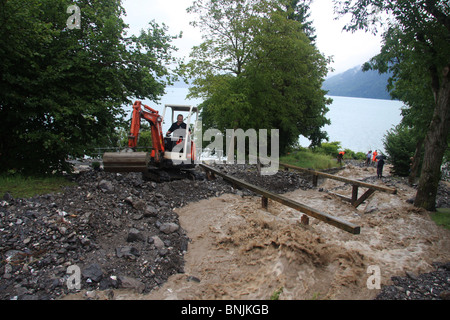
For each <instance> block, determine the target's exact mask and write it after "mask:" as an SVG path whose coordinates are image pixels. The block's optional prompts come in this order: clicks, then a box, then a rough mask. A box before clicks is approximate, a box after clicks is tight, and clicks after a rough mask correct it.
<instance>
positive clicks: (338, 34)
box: [311, 0, 381, 73]
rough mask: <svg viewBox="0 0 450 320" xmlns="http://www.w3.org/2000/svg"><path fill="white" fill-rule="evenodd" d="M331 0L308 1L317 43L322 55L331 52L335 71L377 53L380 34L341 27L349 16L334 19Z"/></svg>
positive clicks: (361, 61) (354, 64) (329, 54)
mask: <svg viewBox="0 0 450 320" xmlns="http://www.w3.org/2000/svg"><path fill="white" fill-rule="evenodd" d="M335 17H336V15H335V14H334V12H333V1H332V0H316V1H313V3H312V5H311V20H313V25H314V27H315V28H316V35H317V41H316V43H317V47H318V48H319V50H320V51H321V52H322V53H323V54H324V55H325V56H327V57H328V56H333V60H334V62H333V63H332V65H331V67H333V68H334V69H335V72H334V73H340V72H344V71H346V70H348V69H350V68H353V67H355V66H357V65H360V64H363V63H364V62H366V61H368V60H369V59H370V58H372V57H373V56H375V55H376V54H378V53H379V51H380V48H381V37H380V36H374V35H372V34H369V33H365V32H364V31H357V32H354V33H351V32H347V31H343V30H342V28H343V27H344V26H345V24H346V22H347V21H348V20H349V19H348V17H343V18H340V19H339V20H335V19H334V18H335Z"/></svg>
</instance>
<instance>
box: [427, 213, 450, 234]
mask: <svg viewBox="0 0 450 320" xmlns="http://www.w3.org/2000/svg"><path fill="white" fill-rule="evenodd" d="M431 218H432V219H433V221H434V222H436V224H437V225H440V226H443V227H444V228H446V229H448V230H450V208H438V209H437V212H435V213H433V214H432V215H431Z"/></svg>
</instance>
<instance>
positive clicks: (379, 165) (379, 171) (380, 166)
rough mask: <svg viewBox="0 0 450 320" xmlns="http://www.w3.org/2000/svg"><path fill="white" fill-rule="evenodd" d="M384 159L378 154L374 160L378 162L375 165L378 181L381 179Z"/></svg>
mask: <svg viewBox="0 0 450 320" xmlns="http://www.w3.org/2000/svg"><path fill="white" fill-rule="evenodd" d="M384 159H385V156H383V155H382V154H381V152H380V155H379V156H377V158H376V160H378V163H377V178H378V179H381V178H382V177H383V166H384Z"/></svg>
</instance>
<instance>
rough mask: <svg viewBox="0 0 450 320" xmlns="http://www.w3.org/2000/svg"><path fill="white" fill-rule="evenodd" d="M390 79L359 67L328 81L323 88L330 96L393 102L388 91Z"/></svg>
mask: <svg viewBox="0 0 450 320" xmlns="http://www.w3.org/2000/svg"><path fill="white" fill-rule="evenodd" d="M389 77H390V74H382V75H380V74H379V73H378V71H374V70H370V71H366V72H363V71H362V70H361V66H357V67H354V68H352V69H349V70H347V71H345V72H343V73H340V74H338V75H335V76H332V77H330V78H328V79H326V80H325V82H324V84H323V86H322V88H323V89H324V90H327V91H328V95H330V96H343V97H355V98H369V99H385V100H391V96H390V95H389V92H388V91H387V89H386V86H387V84H388V79H389Z"/></svg>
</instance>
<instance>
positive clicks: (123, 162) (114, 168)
mask: <svg viewBox="0 0 450 320" xmlns="http://www.w3.org/2000/svg"><path fill="white" fill-rule="evenodd" d="M149 161H150V154H149V153H148V152H122V153H120V152H106V153H105V154H104V155H103V168H104V170H105V171H107V172H146V171H147V168H148V163H149Z"/></svg>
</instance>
